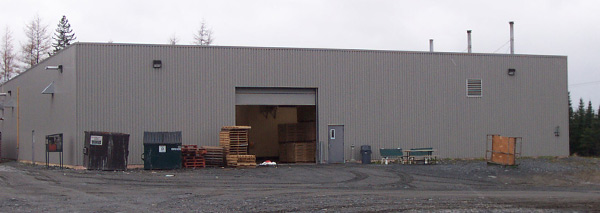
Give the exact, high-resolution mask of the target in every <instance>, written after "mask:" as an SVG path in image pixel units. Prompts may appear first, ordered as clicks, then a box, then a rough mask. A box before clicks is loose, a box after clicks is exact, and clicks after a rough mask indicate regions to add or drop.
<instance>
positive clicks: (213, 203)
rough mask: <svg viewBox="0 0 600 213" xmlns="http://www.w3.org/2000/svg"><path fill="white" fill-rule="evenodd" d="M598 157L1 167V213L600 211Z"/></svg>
mask: <svg viewBox="0 0 600 213" xmlns="http://www.w3.org/2000/svg"><path fill="white" fill-rule="evenodd" d="M599 163H600V160H599V159H594V158H579V157H569V158H536V159H522V160H521V164H520V165H519V166H516V167H503V166H496V165H487V164H486V163H485V162H484V161H481V160H445V161H443V162H442V163H441V164H438V165H398V164H392V165H380V164H370V165H362V164H353V163H347V164H343V165H279V166H277V167H259V168H256V169H231V168H206V169H195V170H194V169H183V170H171V171H170V170H163V171H148V170H141V169H140V170H127V171H118V172H113V171H87V170H71V169H58V168H49V169H48V168H46V167H43V166H33V165H28V164H23V163H18V162H14V161H10V162H3V163H0V189H1V190H0V212H157V211H158V212H176V211H177V212H179V211H185V212H189V211H202V212H233V211H240V212H280V211H285V212H326V211H334V212H340V211H341V212H397V211H407V212H515V211H520V212H523V211H525V212H573V211H577V212H598V211H600V164H599Z"/></svg>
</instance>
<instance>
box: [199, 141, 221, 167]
mask: <svg viewBox="0 0 600 213" xmlns="http://www.w3.org/2000/svg"><path fill="white" fill-rule="evenodd" d="M200 148H202V149H205V150H206V154H205V155H204V160H205V161H206V166H218V167H222V166H225V165H226V164H225V151H224V150H225V149H224V148H223V147H220V146H202V147H200Z"/></svg>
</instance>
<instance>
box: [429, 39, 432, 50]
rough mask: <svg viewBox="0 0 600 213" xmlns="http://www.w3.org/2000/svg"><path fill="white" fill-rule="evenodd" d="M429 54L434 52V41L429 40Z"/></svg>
mask: <svg viewBox="0 0 600 213" xmlns="http://www.w3.org/2000/svg"><path fill="white" fill-rule="evenodd" d="M429 52H433V39H429Z"/></svg>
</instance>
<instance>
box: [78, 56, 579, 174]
mask: <svg viewBox="0 0 600 213" xmlns="http://www.w3.org/2000/svg"><path fill="white" fill-rule="evenodd" d="M83 50H85V51H84V52H82V53H81V54H84V55H86V57H83V58H81V60H82V61H84V63H82V65H81V69H82V70H86V72H84V74H82V75H80V76H78V82H82V85H81V90H79V89H78V91H80V92H79V93H78V103H82V104H81V106H79V107H78V113H79V115H81V116H80V117H81V118H80V119H78V121H79V122H80V123H81V125H78V126H80V129H78V133H79V134H82V132H83V131H85V130H103V131H124V132H128V133H130V134H132V137H131V143H130V144H131V145H130V163H132V164H140V163H141V161H140V160H139V159H138V156H139V155H140V154H141V151H142V143H141V141H142V140H141V136H142V133H143V131H179V130H180V131H182V132H183V143H184V144H198V145H217V144H218V134H217V133H218V130H219V128H220V126H222V125H232V124H234V122H235V97H234V93H235V87H236V86H256V87H317V88H318V91H319V94H318V104H319V130H318V131H319V141H324V142H326V141H327V130H326V128H327V124H344V125H345V126H346V131H345V133H346V138H347V140H346V144H345V157H346V159H350V158H351V156H352V155H354V156H355V159H358V150H357V149H358V147H359V146H360V145H363V144H369V145H371V146H372V148H373V150H375V152H374V157H378V155H379V153H378V152H377V151H376V150H377V149H378V148H396V147H401V148H405V149H408V148H415V147H423V146H432V147H434V148H436V149H438V150H439V152H440V155H441V156H443V157H481V156H483V154H484V152H485V150H484V149H485V134H487V133H500V134H506V135H515V136H524V137H527V139H526V140H527V141H526V142H528V141H529V140H532V142H528V143H530V144H531V145H535V146H541V145H543V142H538V141H548V140H556V139H555V138H552V137H553V136H552V137H546V136H543V137H542V136H535V134H547V132H545V131H543V129H544V128H547V127H548V126H549V125H545V126H544V127H536V126H543V125H540V123H544V122H549V123H551V122H557V121H556V120H559V121H560V122H558V123H561V122H562V123H564V122H563V121H562V120H564V119H562V118H556V119H554V116H552V119H550V118H548V117H547V114H561V113H563V112H562V111H560V110H555V108H554V107H552V106H544V107H541V106H540V107H539V108H534V107H522V108H518V109H514V108H513V109H511V108H508V107H505V103H506V102H507V101H509V102H515V104H516V105H519V106H531V105H534V106H536V107H538V106H537V105H535V104H536V101H540V100H541V101H543V103H544V104H545V105H552V104H553V103H556V102H557V100H556V99H554V98H552V97H550V96H548V97H546V96H545V94H552V93H554V92H557V91H559V92H561V90H563V89H566V83H563V81H562V79H563V78H566V74H563V73H559V72H561V70H566V65H565V66H563V67H561V68H554V67H552V66H551V65H547V64H552V63H549V62H553V61H556V60H559V61H561V60H562V59H561V58H558V59H557V58H556V57H550V58H544V57H533V56H532V57H530V56H526V57H520V56H514V57H513V56H506V55H494V56H489V55H475V54H474V55H466V54H442V53H409V52H384V51H353V50H304V49H269V48H220V47H207V48H205V47H191V46H190V47H186V46H176V47H171V46H144V45H87V46H86V48H83ZM92 59H93V60H92ZM152 59H161V60H163V68H161V69H156V70H155V69H152V68H151V63H150V62H151V60H152ZM560 64H562V63H559V65H560ZM565 64H566V60H565ZM509 66H517V69H518V71H517V76H514V77H511V78H509V77H508V76H507V75H506V73H505V69H507V68H508V67H509ZM520 70H523V71H520ZM528 70H531V71H529V72H528ZM545 70H551V71H552V72H556V73H557V77H550V78H549V79H548V80H547V81H546V80H545V81H541V80H539V79H540V76H542V75H543V72H544V71H545ZM88 72H89V73H88ZM469 77H479V78H482V79H483V84H484V95H483V97H482V98H467V97H466V95H465V83H464V82H465V79H466V78H469ZM554 78H556V79H554ZM556 82H558V83H560V84H561V86H560V87H558V88H553V87H551V86H548V85H547V84H553V83H556ZM564 82H566V81H564ZM94 85H96V86H97V85H105V86H100V87H99V88H95V86H94ZM563 85H564V88H563ZM518 88H523V89H522V90H523V91H519V90H518ZM543 90H549V91H551V92H548V91H543ZM535 96H542V97H543V98H545V99H537V98H532V97H535ZM562 99H565V98H562ZM98 102H101V103H99V104H98ZM107 102H108V103H110V102H114V104H113V105H110V104H107ZM565 102H566V99H565ZM533 109H535V110H539V111H540V112H535V110H533ZM531 114H533V115H535V116H534V117H533V119H523V117H527V116H528V115H531ZM561 119H562V120H561ZM495 120H499V121H500V123H499V124H494V123H493V121H495ZM514 122H517V123H519V122H522V123H524V124H523V125H524V126H528V127H527V128H528V129H522V128H519V127H523V126H520V125H513V126H511V124H513V123H514ZM564 125H565V128H568V126H566V124H564ZM561 127H562V125H561ZM550 131H553V130H550ZM81 138H82V137H81ZM530 138H531V139H530ZM562 141H564V140H560V139H559V140H558V141H557V142H555V143H556V144H558V145H556V146H560V144H561V143H563V142H562ZM351 144H354V145H356V147H357V149H355V151H354V152H351V149H350V145H351ZM553 145H554V144H553ZM542 150H543V152H539V153H551V152H553V150H551V148H548V149H546V150H544V149H542ZM567 151H568V149H567ZM530 153H531V154H537V153H538V152H533V151H532V152H530ZM325 157H327V156H325Z"/></svg>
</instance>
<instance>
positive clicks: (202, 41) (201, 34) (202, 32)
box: [194, 20, 214, 46]
mask: <svg viewBox="0 0 600 213" xmlns="http://www.w3.org/2000/svg"><path fill="white" fill-rule="evenodd" d="M212 34H213V32H212V30H211V29H210V28H208V26H207V25H206V22H205V21H204V20H203V21H202V23H200V29H198V31H197V32H196V33H195V34H194V44H196V45H206V46H208V45H210V44H212V42H213V40H214V37H213V35H212Z"/></svg>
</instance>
